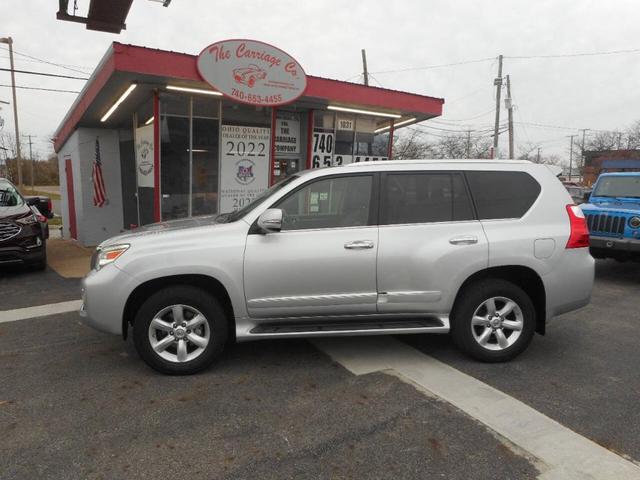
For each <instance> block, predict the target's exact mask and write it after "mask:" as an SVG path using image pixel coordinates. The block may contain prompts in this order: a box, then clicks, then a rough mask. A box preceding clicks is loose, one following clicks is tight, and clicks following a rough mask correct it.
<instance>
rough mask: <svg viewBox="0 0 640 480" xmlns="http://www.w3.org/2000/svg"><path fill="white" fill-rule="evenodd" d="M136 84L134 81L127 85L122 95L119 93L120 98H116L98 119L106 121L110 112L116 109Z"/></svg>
mask: <svg viewBox="0 0 640 480" xmlns="http://www.w3.org/2000/svg"><path fill="white" fill-rule="evenodd" d="M136 87H137V85H136V84H135V83H132V84H131V85H129V88H127V89H126V90H125V91H124V93H123V94H122V95H120V98H119V99H118V100H116V102H115V103H114V104H113V105H111V108H110V109H109V110H107V113H105V114H104V115H103V116H102V118H101V119H100V121H101V122H106V121H107V119H108V118H109V117H110V116H111V114H112V113H113V112H115V111H116V108H118V106H119V105H120V104H121V103H122V102H124V101H125V99H126V98H127V97H128V96H129V94H130V93H131V92H133V89H134V88H136Z"/></svg>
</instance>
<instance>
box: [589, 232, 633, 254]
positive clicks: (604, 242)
mask: <svg viewBox="0 0 640 480" xmlns="http://www.w3.org/2000/svg"><path fill="white" fill-rule="evenodd" d="M589 247H590V248H592V249H594V250H597V251H598V252H599V253H600V252H601V253H603V254H605V255H606V252H617V253H626V254H633V255H640V240H636V239H633V238H609V237H597V236H593V235H592V236H591V237H590V238H589Z"/></svg>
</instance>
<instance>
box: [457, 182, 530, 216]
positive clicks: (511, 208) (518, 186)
mask: <svg viewBox="0 0 640 480" xmlns="http://www.w3.org/2000/svg"><path fill="white" fill-rule="evenodd" d="M466 176H467V180H468V181H469V187H470V188H471V194H472V195H473V199H474V201H475V203H476V208H477V210H478V217H479V218H480V220H492V219H499V218H520V217H522V216H523V215H524V214H525V213H526V212H527V210H529V209H530V208H531V205H533V202H535V201H536V199H537V198H538V195H540V190H541V188H540V184H539V183H538V182H536V181H535V180H534V178H533V177H532V176H531V175H529V174H528V173H525V172H466Z"/></svg>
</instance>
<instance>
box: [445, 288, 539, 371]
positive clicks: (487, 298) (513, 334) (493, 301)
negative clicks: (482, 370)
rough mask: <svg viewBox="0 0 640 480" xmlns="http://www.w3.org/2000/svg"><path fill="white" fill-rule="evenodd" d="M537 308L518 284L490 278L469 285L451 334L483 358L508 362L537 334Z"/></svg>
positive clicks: (473, 354) (465, 348)
mask: <svg viewBox="0 0 640 480" xmlns="http://www.w3.org/2000/svg"><path fill="white" fill-rule="evenodd" d="M535 327H536V311H535V308H534V306H533V302H532V301H531V299H530V298H529V296H528V295H527V294H526V293H525V292H524V291H523V290H522V289H521V288H520V287H518V286H517V285H515V284H513V283H511V282H508V281H506V280H501V279H486V280H481V281H479V282H475V283H473V284H471V285H469V286H467V287H466V288H465V289H464V291H463V292H461V294H460V297H459V299H458V301H457V302H456V305H455V307H454V309H453V313H452V322H451V336H452V337H453V341H454V342H455V344H456V345H457V346H458V348H460V349H461V350H462V351H463V352H464V353H466V354H468V355H470V356H471V357H473V358H475V359H477V360H481V361H483V362H504V361H507V360H511V359H512V358H514V357H516V356H517V355H519V354H520V353H522V352H523V351H524V350H525V349H526V348H527V346H528V345H529V343H531V339H532V338H533V334H534V332H535Z"/></svg>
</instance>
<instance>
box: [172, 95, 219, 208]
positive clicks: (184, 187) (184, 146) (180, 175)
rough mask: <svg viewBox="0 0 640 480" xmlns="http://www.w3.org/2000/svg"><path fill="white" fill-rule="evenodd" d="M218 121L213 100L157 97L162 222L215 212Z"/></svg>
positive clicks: (180, 96)
mask: <svg viewBox="0 0 640 480" xmlns="http://www.w3.org/2000/svg"><path fill="white" fill-rule="evenodd" d="M218 118H219V104H218V102H217V101H216V100H211V99H209V98H201V97H199V96H194V97H190V96H187V95H162V96H161V97H160V141H161V150H160V153H161V154H160V170H161V175H160V190H161V193H162V219H163V220H169V219H175V218H183V217H189V216H193V215H204V214H211V213H215V212H217V211H218V198H217V194H218V138H219V120H218Z"/></svg>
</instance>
